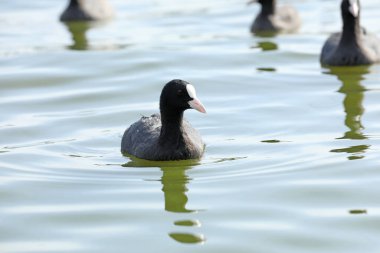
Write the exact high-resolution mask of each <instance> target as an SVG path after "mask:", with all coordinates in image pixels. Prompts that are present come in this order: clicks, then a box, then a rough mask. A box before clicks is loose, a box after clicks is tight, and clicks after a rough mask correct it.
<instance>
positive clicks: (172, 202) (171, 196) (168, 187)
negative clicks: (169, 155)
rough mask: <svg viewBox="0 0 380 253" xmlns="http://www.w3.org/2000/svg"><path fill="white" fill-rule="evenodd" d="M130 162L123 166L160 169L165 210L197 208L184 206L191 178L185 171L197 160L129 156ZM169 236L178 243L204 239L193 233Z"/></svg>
mask: <svg viewBox="0 0 380 253" xmlns="http://www.w3.org/2000/svg"><path fill="white" fill-rule="evenodd" d="M129 158H130V159H131V161H130V162H128V163H127V164H124V165H123V166H124V167H159V168H160V169H161V171H162V176H161V179H160V181H161V184H162V191H163V193H164V201H165V203H164V206H165V211H167V212H172V213H194V212H196V211H197V210H191V209H188V208H187V207H186V205H187V202H188V200H189V199H188V197H187V194H186V193H187V192H188V187H187V185H188V184H189V182H190V181H191V180H192V178H190V177H189V176H188V175H187V174H186V172H187V171H188V170H190V169H191V168H192V166H194V165H197V164H199V160H184V161H166V162H156V161H147V160H143V159H138V158H136V157H132V156H129ZM174 224H175V225H176V226H192V227H200V226H201V222H200V221H198V220H189V219H186V220H180V221H174ZM169 236H170V237H171V238H172V239H174V240H175V241H177V242H180V243H202V242H204V241H205V238H204V235H202V234H195V233H194V234H193V233H177V232H176V233H169Z"/></svg>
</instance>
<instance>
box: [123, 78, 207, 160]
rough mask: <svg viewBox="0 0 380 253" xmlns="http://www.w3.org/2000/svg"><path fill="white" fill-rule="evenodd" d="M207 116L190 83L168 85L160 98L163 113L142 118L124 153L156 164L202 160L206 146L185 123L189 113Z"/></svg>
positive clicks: (132, 130)
mask: <svg viewBox="0 0 380 253" xmlns="http://www.w3.org/2000/svg"><path fill="white" fill-rule="evenodd" d="M190 108H193V109H196V110H197V111H199V112H202V113H206V110H205V108H204V106H203V105H202V103H201V102H200V101H199V100H198V99H197V96H196V93H195V88H194V86H192V85H191V84H190V83H188V82H186V81H183V80H179V79H175V80H172V81H170V82H168V83H167V84H166V85H165V86H164V88H163V89H162V92H161V96H160V113H161V115H159V114H153V115H152V116H150V117H142V118H141V119H140V120H139V121H137V122H135V123H134V124H132V125H131V126H130V127H129V128H128V129H127V130H126V131H125V132H124V135H123V139H122V142H121V152H122V153H127V154H131V155H134V156H136V157H138V158H142V159H146V160H154V161H168V160H186V159H197V158H200V157H201V156H202V154H203V151H204V143H203V141H202V139H201V137H200V135H199V133H198V132H197V131H196V130H195V129H194V128H193V127H192V126H191V125H190V123H189V122H187V121H186V120H184V119H183V113H184V111H185V110H187V109H190Z"/></svg>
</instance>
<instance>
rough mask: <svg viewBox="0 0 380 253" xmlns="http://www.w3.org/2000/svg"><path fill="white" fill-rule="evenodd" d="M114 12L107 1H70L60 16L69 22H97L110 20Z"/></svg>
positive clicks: (62, 19)
mask: <svg viewBox="0 0 380 253" xmlns="http://www.w3.org/2000/svg"><path fill="white" fill-rule="evenodd" d="M113 15H114V11H113V9H112V7H111V5H110V4H109V3H108V1H107V0H70V2H69V5H68V6H67V8H66V9H65V10H64V12H63V13H62V14H61V16H60V20H61V21H64V22H67V21H95V20H105V19H109V18H111V17H112V16H113Z"/></svg>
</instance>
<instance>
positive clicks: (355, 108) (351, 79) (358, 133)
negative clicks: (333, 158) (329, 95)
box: [327, 66, 370, 160]
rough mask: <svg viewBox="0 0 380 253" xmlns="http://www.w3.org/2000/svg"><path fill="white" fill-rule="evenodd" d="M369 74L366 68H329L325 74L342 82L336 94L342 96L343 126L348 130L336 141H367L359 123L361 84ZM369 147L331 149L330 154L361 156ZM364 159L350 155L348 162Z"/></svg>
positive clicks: (363, 88)
mask: <svg viewBox="0 0 380 253" xmlns="http://www.w3.org/2000/svg"><path fill="white" fill-rule="evenodd" d="M369 72H370V70H369V67H368V66H360V67H330V68H329V71H328V72H327V74H330V75H335V76H337V77H338V80H340V81H341V82H342V86H341V87H340V88H339V90H338V92H340V93H342V94H344V99H343V107H344V112H345V114H346V116H345V120H344V124H345V125H346V126H347V128H348V129H349V130H348V131H346V132H345V133H344V134H343V136H342V137H338V138H337V139H349V140H365V139H368V138H367V136H366V135H365V134H364V133H363V130H364V126H363V124H362V122H361V119H362V116H363V114H364V111H365V109H364V106H363V101H364V92H365V91H366V88H365V87H364V86H363V85H362V84H361V81H362V80H364V79H365V75H366V74H368V73H369ZM369 147H370V146H369V145H357V146H352V147H347V148H342V149H333V150H331V152H335V153H340V152H345V153H348V154H361V153H365V151H366V150H367V149H368V148H369ZM361 158H364V155H360V156H357V155H350V156H348V159H349V160H356V159H361Z"/></svg>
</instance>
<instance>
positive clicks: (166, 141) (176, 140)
mask: <svg viewBox="0 0 380 253" xmlns="http://www.w3.org/2000/svg"><path fill="white" fill-rule="evenodd" d="M160 111H161V133H160V137H159V140H158V142H159V144H160V145H170V146H172V147H178V145H180V144H181V143H182V142H183V129H182V124H183V123H182V122H183V112H184V111H183V110H170V111H168V110H165V108H163V109H161V110H160Z"/></svg>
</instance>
